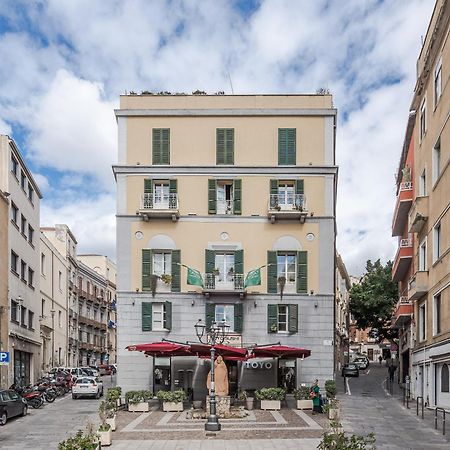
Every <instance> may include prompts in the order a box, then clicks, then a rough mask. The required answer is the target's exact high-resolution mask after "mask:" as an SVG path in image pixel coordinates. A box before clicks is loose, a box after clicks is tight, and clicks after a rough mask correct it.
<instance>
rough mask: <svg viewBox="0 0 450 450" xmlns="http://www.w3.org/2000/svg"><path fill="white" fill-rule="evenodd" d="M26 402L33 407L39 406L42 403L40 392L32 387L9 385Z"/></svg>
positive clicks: (42, 398)
mask: <svg viewBox="0 0 450 450" xmlns="http://www.w3.org/2000/svg"><path fill="white" fill-rule="evenodd" d="M11 389H14V390H15V391H16V392H17V393H18V394H19V395H20V396H21V397H22V398H24V399H25V400H26V402H27V404H28V406H31V407H32V408H34V409H38V408H40V407H41V406H42V405H43V404H44V397H43V395H42V393H41V392H39V391H38V390H34V389H23V388H20V387H18V386H14V385H13V386H11Z"/></svg>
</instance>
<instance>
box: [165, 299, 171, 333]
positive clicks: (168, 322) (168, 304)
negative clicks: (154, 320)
mask: <svg viewBox="0 0 450 450" xmlns="http://www.w3.org/2000/svg"><path fill="white" fill-rule="evenodd" d="M164 310H165V313H166V314H165V320H164V328H165V329H166V330H171V329H172V303H171V302H164Z"/></svg>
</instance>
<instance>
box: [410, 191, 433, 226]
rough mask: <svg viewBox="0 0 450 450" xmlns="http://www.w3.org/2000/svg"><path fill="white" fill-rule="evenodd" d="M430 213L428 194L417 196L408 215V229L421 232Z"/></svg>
mask: <svg viewBox="0 0 450 450" xmlns="http://www.w3.org/2000/svg"><path fill="white" fill-rule="evenodd" d="M428 214H429V200H428V196H425V197H416V199H415V200H414V203H413V204H412V207H411V209H410V211H409V215H408V231H409V232H410V233H419V232H420V230H422V227H423V226H424V225H425V222H426V221H427V220H428Z"/></svg>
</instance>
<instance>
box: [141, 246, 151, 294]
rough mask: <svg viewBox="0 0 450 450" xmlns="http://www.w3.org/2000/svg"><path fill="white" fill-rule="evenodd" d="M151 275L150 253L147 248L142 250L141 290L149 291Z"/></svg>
mask: <svg viewBox="0 0 450 450" xmlns="http://www.w3.org/2000/svg"><path fill="white" fill-rule="evenodd" d="M151 275H152V251H151V250H150V249H148V248H143V249H142V290H143V291H149V290H150V279H151Z"/></svg>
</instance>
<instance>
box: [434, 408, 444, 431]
mask: <svg viewBox="0 0 450 450" xmlns="http://www.w3.org/2000/svg"><path fill="white" fill-rule="evenodd" d="M438 411H441V412H442V434H445V409H444V408H438V407H436V408H435V410H434V429H435V430H437V420H438Z"/></svg>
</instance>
